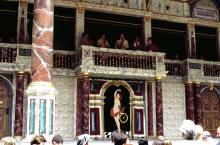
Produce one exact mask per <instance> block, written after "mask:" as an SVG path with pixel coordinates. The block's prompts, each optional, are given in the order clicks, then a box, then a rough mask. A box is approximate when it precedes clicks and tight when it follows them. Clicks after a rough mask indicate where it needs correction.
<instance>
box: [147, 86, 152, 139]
mask: <svg viewBox="0 0 220 145" xmlns="http://www.w3.org/2000/svg"><path fill="white" fill-rule="evenodd" d="M146 104H147V116H148V120H147V123H148V136H153V134H154V132H153V127H154V126H153V96H152V82H147V103H146Z"/></svg>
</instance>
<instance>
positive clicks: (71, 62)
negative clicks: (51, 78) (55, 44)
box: [53, 50, 82, 69]
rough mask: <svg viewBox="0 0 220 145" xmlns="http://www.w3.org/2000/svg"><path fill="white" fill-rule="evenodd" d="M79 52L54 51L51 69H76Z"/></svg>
mask: <svg viewBox="0 0 220 145" xmlns="http://www.w3.org/2000/svg"><path fill="white" fill-rule="evenodd" d="M81 57H82V55H81V53H80V51H76V52H72V51H62V50H54V54H53V67H54V68H62V69H74V68H75V67H77V66H78V65H79V63H80V60H81Z"/></svg>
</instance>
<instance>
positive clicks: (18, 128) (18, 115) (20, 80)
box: [14, 72, 24, 137]
mask: <svg viewBox="0 0 220 145" xmlns="http://www.w3.org/2000/svg"><path fill="white" fill-rule="evenodd" d="M23 99H24V72H18V73H17V76H16V104H15V126H14V136H16V137H19V136H20V137H21V136H23V134H22V133H23Z"/></svg>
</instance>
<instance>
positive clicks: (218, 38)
mask: <svg viewBox="0 0 220 145" xmlns="http://www.w3.org/2000/svg"><path fill="white" fill-rule="evenodd" d="M217 44H218V47H217V53H218V60H219V61H220V27H218V28H217Z"/></svg>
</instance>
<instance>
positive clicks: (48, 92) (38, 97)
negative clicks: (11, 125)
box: [26, 82, 56, 138]
mask: <svg viewBox="0 0 220 145" xmlns="http://www.w3.org/2000/svg"><path fill="white" fill-rule="evenodd" d="M26 93H27V95H28V104H27V108H28V109H27V132H26V137H27V138H31V137H32V136H33V135H35V134H42V135H44V136H45V137H46V138H50V137H51V136H52V135H53V130H54V125H53V124H54V108H55V94H56V90H55V88H54V86H53V85H52V83H49V82H32V83H31V84H30V85H29V86H28V88H27V90H26Z"/></svg>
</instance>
